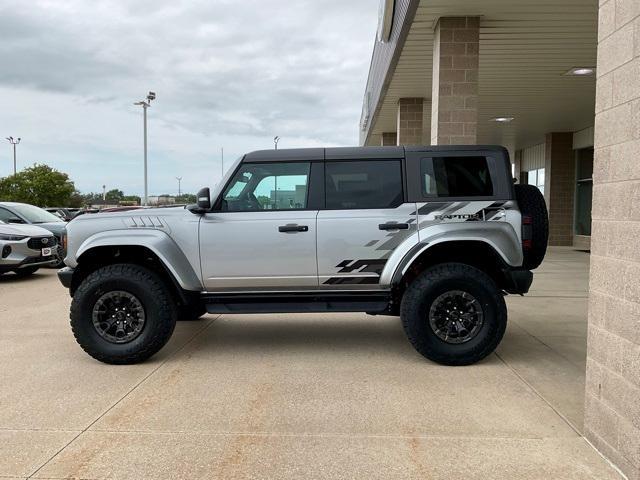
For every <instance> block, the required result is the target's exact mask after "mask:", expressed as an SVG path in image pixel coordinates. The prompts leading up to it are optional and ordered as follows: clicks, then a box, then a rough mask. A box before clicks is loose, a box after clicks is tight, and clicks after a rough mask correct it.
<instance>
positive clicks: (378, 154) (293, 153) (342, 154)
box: [243, 145, 506, 162]
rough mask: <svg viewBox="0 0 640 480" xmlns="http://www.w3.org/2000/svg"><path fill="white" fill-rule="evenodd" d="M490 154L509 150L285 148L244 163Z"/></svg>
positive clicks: (492, 147)
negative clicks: (453, 152)
mask: <svg viewBox="0 0 640 480" xmlns="http://www.w3.org/2000/svg"><path fill="white" fill-rule="evenodd" d="M452 151H455V152H473V151H477V152H487V151H499V152H501V153H506V149H505V148H504V147H501V146H499V145H417V146H407V147H395V146H392V147H331V148H282V149H278V150H275V149H273V150H256V151H255V152H251V153H247V154H246V155H245V156H244V158H243V162H286V161H292V160H353V159H367V158H389V159H391V158H403V157H404V156H405V152H452Z"/></svg>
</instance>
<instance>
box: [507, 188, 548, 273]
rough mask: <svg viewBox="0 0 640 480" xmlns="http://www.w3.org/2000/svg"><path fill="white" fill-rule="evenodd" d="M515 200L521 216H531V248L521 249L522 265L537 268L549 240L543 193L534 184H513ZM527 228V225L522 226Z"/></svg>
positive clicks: (531, 268) (529, 268)
mask: <svg viewBox="0 0 640 480" xmlns="http://www.w3.org/2000/svg"><path fill="white" fill-rule="evenodd" d="M515 192H516V200H517V202H518V207H519V208H520V213H521V214H522V217H525V216H528V217H530V218H531V248H525V249H523V256H524V261H523V263H522V266H523V267H524V268H526V269H527V270H533V269H534V268H537V267H538V266H540V264H541V263H542V260H544V255H545V253H546V252H547V242H548V241H549V215H548V213H547V204H546V203H545V201H544V195H542V193H540V190H538V187H536V186H534V185H515ZM523 227H524V228H527V226H526V225H525V226H523Z"/></svg>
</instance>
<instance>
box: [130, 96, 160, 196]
mask: <svg viewBox="0 0 640 480" xmlns="http://www.w3.org/2000/svg"><path fill="white" fill-rule="evenodd" d="M155 99H156V92H149V93H148V94H147V98H146V99H145V100H140V101H139V102H136V103H134V105H140V106H142V111H143V117H144V120H143V121H144V200H143V204H144V205H145V206H146V205H147V199H148V190H147V108H149V107H150V106H151V100H155Z"/></svg>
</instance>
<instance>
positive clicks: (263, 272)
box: [200, 162, 318, 291]
mask: <svg viewBox="0 0 640 480" xmlns="http://www.w3.org/2000/svg"><path fill="white" fill-rule="evenodd" d="M311 166H312V162H274V163H266V162H258V163H245V164H242V165H241V167H240V169H239V170H238V171H237V172H236V174H235V175H234V177H233V178H232V180H231V182H230V183H229V185H228V186H227V188H226V189H225V191H224V192H223V194H222V195H223V196H222V201H221V202H220V204H219V208H217V210H218V211H214V212H211V213H207V214H206V215H204V216H203V218H202V220H201V222H200V257H201V266H202V278H203V283H204V285H205V288H206V289H207V290H208V291H220V290H237V291H239V290H252V289H258V290H260V289H269V288H278V289H280V290H281V289H282V288H283V287H286V288H290V289H291V290H296V289H304V288H309V287H317V285H318V269H317V263H316V216H317V213H318V211H317V210H314V209H309V208H308V207H309V206H310V204H309V183H310V181H309V180H310V178H311Z"/></svg>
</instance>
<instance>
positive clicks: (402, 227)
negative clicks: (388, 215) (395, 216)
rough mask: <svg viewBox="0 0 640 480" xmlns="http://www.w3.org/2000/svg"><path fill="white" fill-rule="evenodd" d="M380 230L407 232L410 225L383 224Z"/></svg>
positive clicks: (380, 225)
mask: <svg viewBox="0 0 640 480" xmlns="http://www.w3.org/2000/svg"><path fill="white" fill-rule="evenodd" d="M378 228H379V229H380V230H407V229H408V228H409V224H408V223H381V224H379V225H378Z"/></svg>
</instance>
